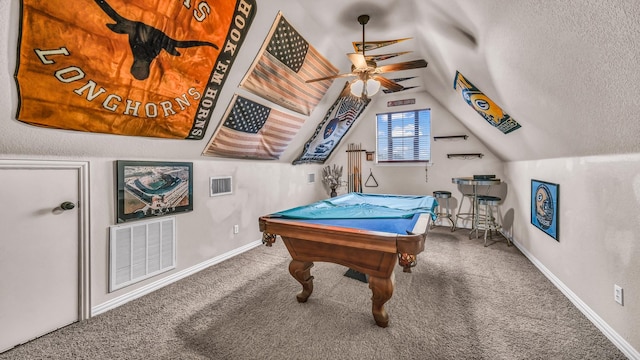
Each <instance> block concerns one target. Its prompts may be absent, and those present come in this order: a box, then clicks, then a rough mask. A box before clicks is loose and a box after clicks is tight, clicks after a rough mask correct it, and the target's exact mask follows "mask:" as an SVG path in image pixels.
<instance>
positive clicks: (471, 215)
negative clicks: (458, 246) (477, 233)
mask: <svg viewBox="0 0 640 360" xmlns="http://www.w3.org/2000/svg"><path fill="white" fill-rule="evenodd" d="M465 198H466V199H468V200H469V202H470V204H471V212H462V203H464V199H465ZM474 199H475V196H474V195H473V194H465V193H463V194H462V197H461V198H460V204H459V205H458V211H456V221H455V223H454V226H453V230H452V231H455V230H456V228H457V227H458V220H460V219H462V220H470V221H471V228H472V232H473V225H474V221H475V220H474V219H475V210H474Z"/></svg>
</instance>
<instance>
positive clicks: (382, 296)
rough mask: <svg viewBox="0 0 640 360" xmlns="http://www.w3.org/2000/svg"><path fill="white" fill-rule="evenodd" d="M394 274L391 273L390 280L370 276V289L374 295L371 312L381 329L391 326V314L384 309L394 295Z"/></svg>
mask: <svg viewBox="0 0 640 360" xmlns="http://www.w3.org/2000/svg"><path fill="white" fill-rule="evenodd" d="M393 283H394V274H393V273H391V276H390V277H389V278H379V277H375V276H371V275H369V288H370V289H371V292H372V293H373V296H372V297H371V302H372V305H371V310H372V312H373V318H374V319H375V321H376V324H377V325H378V326H380V327H383V328H384V327H387V325H389V314H387V311H386V310H385V309H384V304H385V303H386V302H387V301H388V300H389V299H391V295H393Z"/></svg>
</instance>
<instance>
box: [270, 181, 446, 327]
mask: <svg viewBox="0 0 640 360" xmlns="http://www.w3.org/2000/svg"><path fill="white" fill-rule="evenodd" d="M436 206H437V202H436V201H435V199H434V198H433V197H431V196H406V195H379V194H361V193H349V194H345V195H342V196H338V197H335V198H331V199H328V200H323V201H319V202H316V203H313V204H309V205H305V206H301V207H297V208H293V209H289V210H285V211H281V212H278V213H274V214H270V215H266V216H262V217H260V219H259V225H260V231H262V232H263V239H262V241H263V243H264V244H265V245H266V246H271V245H272V244H273V243H274V242H275V240H276V235H280V237H281V238H282V240H283V242H284V244H285V246H286V247H287V250H288V251H289V254H290V255H291V258H292V260H291V262H290V264H289V272H290V273H291V275H292V276H293V277H294V278H295V279H296V280H297V281H298V282H299V283H300V284H301V285H302V291H301V292H300V293H298V294H297V296H296V298H297V300H298V302H306V301H307V299H308V298H309V296H310V295H311V293H312V292H313V276H311V268H312V267H313V262H314V261H324V262H331V263H336V264H341V265H344V266H347V267H349V268H351V269H353V270H356V271H359V272H361V273H364V274H367V275H368V281H369V288H370V289H371V291H372V293H373V296H372V298H371V300H372V312H373V318H374V320H375V322H376V324H377V325H378V326H380V327H387V326H388V324H389V316H388V314H387V312H386V311H385V309H384V304H385V303H386V302H387V301H388V300H389V299H390V298H391V296H392V295H393V286H394V267H395V262H396V259H397V261H398V262H399V264H400V266H402V267H403V270H404V271H405V272H411V267H413V266H415V265H416V256H417V255H418V254H419V253H420V252H422V251H423V250H424V242H425V238H426V236H427V232H428V230H429V228H430V224H431V222H432V221H433V217H434V208H435V207H436Z"/></svg>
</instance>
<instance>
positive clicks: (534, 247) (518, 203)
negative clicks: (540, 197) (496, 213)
mask: <svg viewBox="0 0 640 360" xmlns="http://www.w3.org/2000/svg"><path fill="white" fill-rule="evenodd" d="M531 179H537V180H543V181H548V182H552V183H557V184H559V185H560V187H559V220H558V224H559V237H558V238H559V241H556V240H554V239H553V238H551V237H550V236H548V235H547V234H545V233H543V232H542V231H540V230H539V229H537V228H536V227H534V226H533V225H531V223H530V222H531V221H530V216H531V210H530V207H531V200H530V199H531V190H530V189H531ZM505 180H506V181H508V182H509V185H510V187H509V191H510V195H509V197H508V198H507V199H506V201H505V203H504V205H503V207H502V211H503V213H507V212H510V213H511V214H512V216H513V226H512V227H511V228H508V229H506V230H507V234H508V235H511V236H512V237H513V239H514V240H515V241H517V242H518V243H519V244H520V245H521V246H522V247H523V248H524V249H526V251H527V252H529V253H530V254H531V255H533V256H534V257H535V258H536V259H537V260H538V261H540V262H541V263H542V264H544V266H545V267H546V268H547V269H548V270H549V271H550V272H551V273H553V275H554V276H555V277H557V278H558V279H559V280H560V281H561V282H562V283H563V284H564V285H566V287H567V288H569V289H570V290H571V291H572V292H573V293H575V294H576V295H577V296H578V297H579V298H580V300H582V301H583V302H584V303H585V304H586V305H587V306H588V307H589V308H590V309H591V310H593V311H594V312H595V313H597V314H598V316H599V317H601V318H602V319H603V320H604V321H605V322H606V323H607V324H608V325H609V326H610V327H611V328H613V329H615V332H617V333H618V334H619V335H620V336H621V337H623V338H624V339H625V340H626V341H627V342H628V343H629V344H630V345H631V346H633V347H634V348H635V349H640V329H639V328H638V326H637V325H638V321H637V320H638V319H640V302H639V301H638V300H639V299H640V294H639V293H638V292H639V291H640V243H638V239H639V238H640V235H639V234H638V232H639V231H640V153H638V154H627V155H613V156H594V157H579V158H561V159H550V160H538V161H521V162H509V163H506V165H505ZM614 284H617V285H620V286H622V287H623V288H624V299H625V302H624V306H620V305H618V304H617V303H616V302H615V301H614V299H613V286H614ZM635 353H636V354H637V351H636V352H635Z"/></svg>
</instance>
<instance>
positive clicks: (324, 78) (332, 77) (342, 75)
mask: <svg viewBox="0 0 640 360" xmlns="http://www.w3.org/2000/svg"><path fill="white" fill-rule="evenodd" d="M347 76H357V75H356V74H352V73H348V74H336V75H331V76H325V77H321V78H317V79H309V80H306V81H305V82H306V83H307V84H308V83H312V82H316V81H324V80H331V79H337V78H341V77H347Z"/></svg>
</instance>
